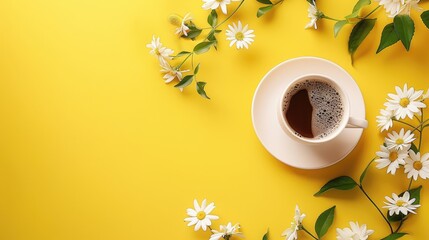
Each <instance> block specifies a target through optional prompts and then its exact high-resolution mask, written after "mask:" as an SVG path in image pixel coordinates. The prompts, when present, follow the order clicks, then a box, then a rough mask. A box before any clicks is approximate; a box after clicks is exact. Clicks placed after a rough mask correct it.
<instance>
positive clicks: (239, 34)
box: [235, 32, 244, 41]
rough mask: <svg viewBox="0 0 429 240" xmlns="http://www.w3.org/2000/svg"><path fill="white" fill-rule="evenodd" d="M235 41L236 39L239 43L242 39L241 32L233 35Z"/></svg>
mask: <svg viewBox="0 0 429 240" xmlns="http://www.w3.org/2000/svg"><path fill="white" fill-rule="evenodd" d="M235 39H237V40H238V41H241V40H243V39H244V34H243V33H242V32H238V33H236V34H235Z"/></svg>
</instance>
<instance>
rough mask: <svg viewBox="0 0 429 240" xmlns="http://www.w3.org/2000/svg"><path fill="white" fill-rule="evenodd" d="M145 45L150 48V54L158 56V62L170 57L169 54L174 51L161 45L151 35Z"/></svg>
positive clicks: (157, 39) (163, 61)
mask: <svg viewBox="0 0 429 240" xmlns="http://www.w3.org/2000/svg"><path fill="white" fill-rule="evenodd" d="M146 47H148V48H150V49H151V51H150V54H152V55H154V56H155V57H157V58H158V60H159V62H160V63H165V62H166V60H169V59H172V57H171V55H172V54H173V53H174V51H173V50H171V49H169V48H166V47H163V46H162V43H161V42H160V40H159V37H158V38H155V36H153V37H152V42H151V43H149V44H147V45H146Z"/></svg>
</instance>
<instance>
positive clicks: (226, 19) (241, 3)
mask: <svg viewBox="0 0 429 240" xmlns="http://www.w3.org/2000/svg"><path fill="white" fill-rule="evenodd" d="M244 1H245V0H242V1H241V2H240V4H239V5H238V6H237V8H236V9H235V10H234V11H233V12H232V13H231V15H229V16H228V17H227V18H225V20H223V21H222V22H221V23H219V24H218V25H216V26H215V27H214V28H213V29H216V28H218V27H219V26H220V25H222V24H224V23H225V22H226V21H228V19H230V18H231V17H232V16H233V15H234V14H235V13H236V12H237V11H238V9H239V8H240V7H241V5H243V3H244Z"/></svg>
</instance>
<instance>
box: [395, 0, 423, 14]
mask: <svg viewBox="0 0 429 240" xmlns="http://www.w3.org/2000/svg"><path fill="white" fill-rule="evenodd" d="M419 2H420V0H405V3H404V5H402V7H401V9H400V10H399V13H398V14H404V15H410V13H411V9H414V10H416V11H419V12H422V11H423V8H421V7H419V5H418V3H419Z"/></svg>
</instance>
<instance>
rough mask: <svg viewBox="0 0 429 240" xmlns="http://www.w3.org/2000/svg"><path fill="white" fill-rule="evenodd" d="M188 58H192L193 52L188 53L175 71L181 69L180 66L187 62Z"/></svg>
mask: <svg viewBox="0 0 429 240" xmlns="http://www.w3.org/2000/svg"><path fill="white" fill-rule="evenodd" d="M190 56H194V52H190V53H189V54H188V56H187V57H186V58H185V59H184V60H183V61H182V62H181V63H180V64H179V66H177V67H176V68H177V69H180V68H181V67H182V65H183V64H184V63H185V62H186V60H188V58H189V57H190Z"/></svg>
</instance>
